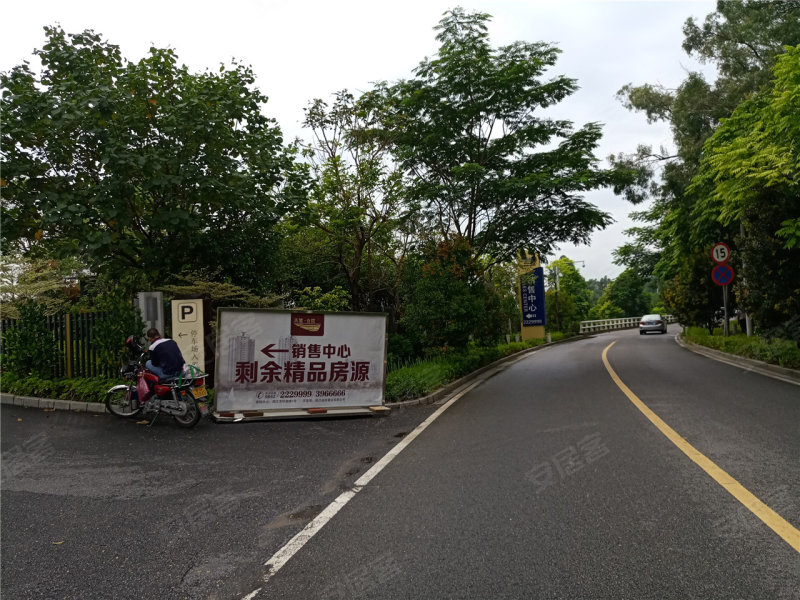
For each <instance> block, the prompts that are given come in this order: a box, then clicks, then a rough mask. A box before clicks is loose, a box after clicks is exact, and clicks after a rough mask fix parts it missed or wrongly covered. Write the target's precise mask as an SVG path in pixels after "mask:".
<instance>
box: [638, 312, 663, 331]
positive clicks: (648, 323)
mask: <svg viewBox="0 0 800 600" xmlns="http://www.w3.org/2000/svg"><path fill="white" fill-rule="evenodd" d="M648 331H658V332H659V333H667V322H666V320H664V317H662V316H661V315H645V316H643V317H642V318H641V319H640V320H639V335H644V334H645V333H647V332H648Z"/></svg>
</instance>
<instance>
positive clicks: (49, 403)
mask: <svg viewBox="0 0 800 600" xmlns="http://www.w3.org/2000/svg"><path fill="white" fill-rule="evenodd" d="M0 404H9V405H11V406H24V407H25V408H43V409H47V410H70V411H74V412H88V413H106V412H108V411H107V410H106V405H105V404H104V403H103V402H75V401H74V400H54V399H52V398H34V397H31V396H14V395H13V394H0Z"/></svg>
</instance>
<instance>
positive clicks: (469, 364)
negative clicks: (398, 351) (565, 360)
mask: <svg viewBox="0 0 800 600" xmlns="http://www.w3.org/2000/svg"><path fill="white" fill-rule="evenodd" d="M564 337H568V336H565V335H564V334H562V333H558V332H555V333H553V334H551V339H552V340H553V341H558V340H560V339H563V338H564ZM545 343H546V342H545V340H528V341H526V342H512V343H510V344H500V345H499V346H492V347H478V346H470V347H469V348H467V349H466V350H462V351H455V352H453V351H450V352H449V353H448V352H447V351H445V352H443V353H442V354H440V355H437V356H435V357H432V358H430V359H428V360H419V361H417V362H415V363H413V364H408V365H402V366H401V365H397V366H394V367H393V368H390V370H389V373H388V374H387V375H386V402H400V401H402V400H411V399H413V398H420V397H422V396H426V395H428V394H430V393H431V392H433V391H434V390H436V389H438V388H440V387H442V386H444V385H446V384H448V383H450V382H451V381H455V380H456V379H458V378H459V377H463V376H464V375H468V374H469V373H472V372H473V371H476V370H477V369H480V368H481V367H483V366H485V365H488V364H489V363H492V362H494V361H496V360H497V359H499V358H503V357H505V356H510V355H511V354H516V353H517V352H521V351H522V350H526V349H528V348H533V347H534V346H541V345H543V344H545Z"/></svg>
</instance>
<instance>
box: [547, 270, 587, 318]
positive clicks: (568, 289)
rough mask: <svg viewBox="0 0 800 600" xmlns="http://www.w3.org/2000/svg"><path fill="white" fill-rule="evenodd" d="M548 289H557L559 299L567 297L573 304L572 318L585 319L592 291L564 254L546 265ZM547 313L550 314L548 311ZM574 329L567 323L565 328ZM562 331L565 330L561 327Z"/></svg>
mask: <svg viewBox="0 0 800 600" xmlns="http://www.w3.org/2000/svg"><path fill="white" fill-rule="evenodd" d="M547 282H548V289H550V290H554V291H558V298H559V300H560V299H562V298H566V297H569V299H570V301H571V302H572V304H574V305H575V310H574V319H575V320H577V321H583V320H586V318H587V317H588V315H589V308H590V307H591V305H592V291H591V290H590V289H589V285H588V284H587V283H586V280H585V279H584V278H583V275H581V274H580V272H579V271H578V269H577V268H576V267H575V263H574V262H572V261H571V260H570V259H569V258H567V257H566V256H562V257H561V258H559V259H558V260H554V261H553V262H551V263H550V264H549V265H548V267H547ZM547 314H552V313H551V312H550V311H548V313H547ZM572 329H574V327H573V325H572V323H569V324H568V329H567V330H570V331H571V330H572ZM562 331H565V330H564V329H562Z"/></svg>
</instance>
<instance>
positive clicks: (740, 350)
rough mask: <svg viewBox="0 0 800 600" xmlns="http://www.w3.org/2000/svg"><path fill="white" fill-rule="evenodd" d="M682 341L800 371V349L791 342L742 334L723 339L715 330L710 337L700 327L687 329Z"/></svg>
mask: <svg viewBox="0 0 800 600" xmlns="http://www.w3.org/2000/svg"><path fill="white" fill-rule="evenodd" d="M683 339H685V340H687V341H689V342H693V343H695V344H699V345H701V346H706V347H708V348H714V349H715V350H721V351H722V352H727V353H728V354H735V355H736V356H742V357H744V358H752V359H754V360H760V361H763V362H766V363H770V364H773V365H780V366H781V367H786V368H789V369H800V348H798V347H797V344H796V343H795V342H793V341H792V340H780V339H772V340H768V339H765V338H761V337H758V336H751V337H747V336H746V335H743V334H739V335H732V336H729V337H723V336H722V333H721V331H720V330H715V331H714V335H711V334H709V333H708V330H707V329H704V328H702V327H689V328H688V329H687V330H686V331H685V332H684V333H683Z"/></svg>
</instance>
